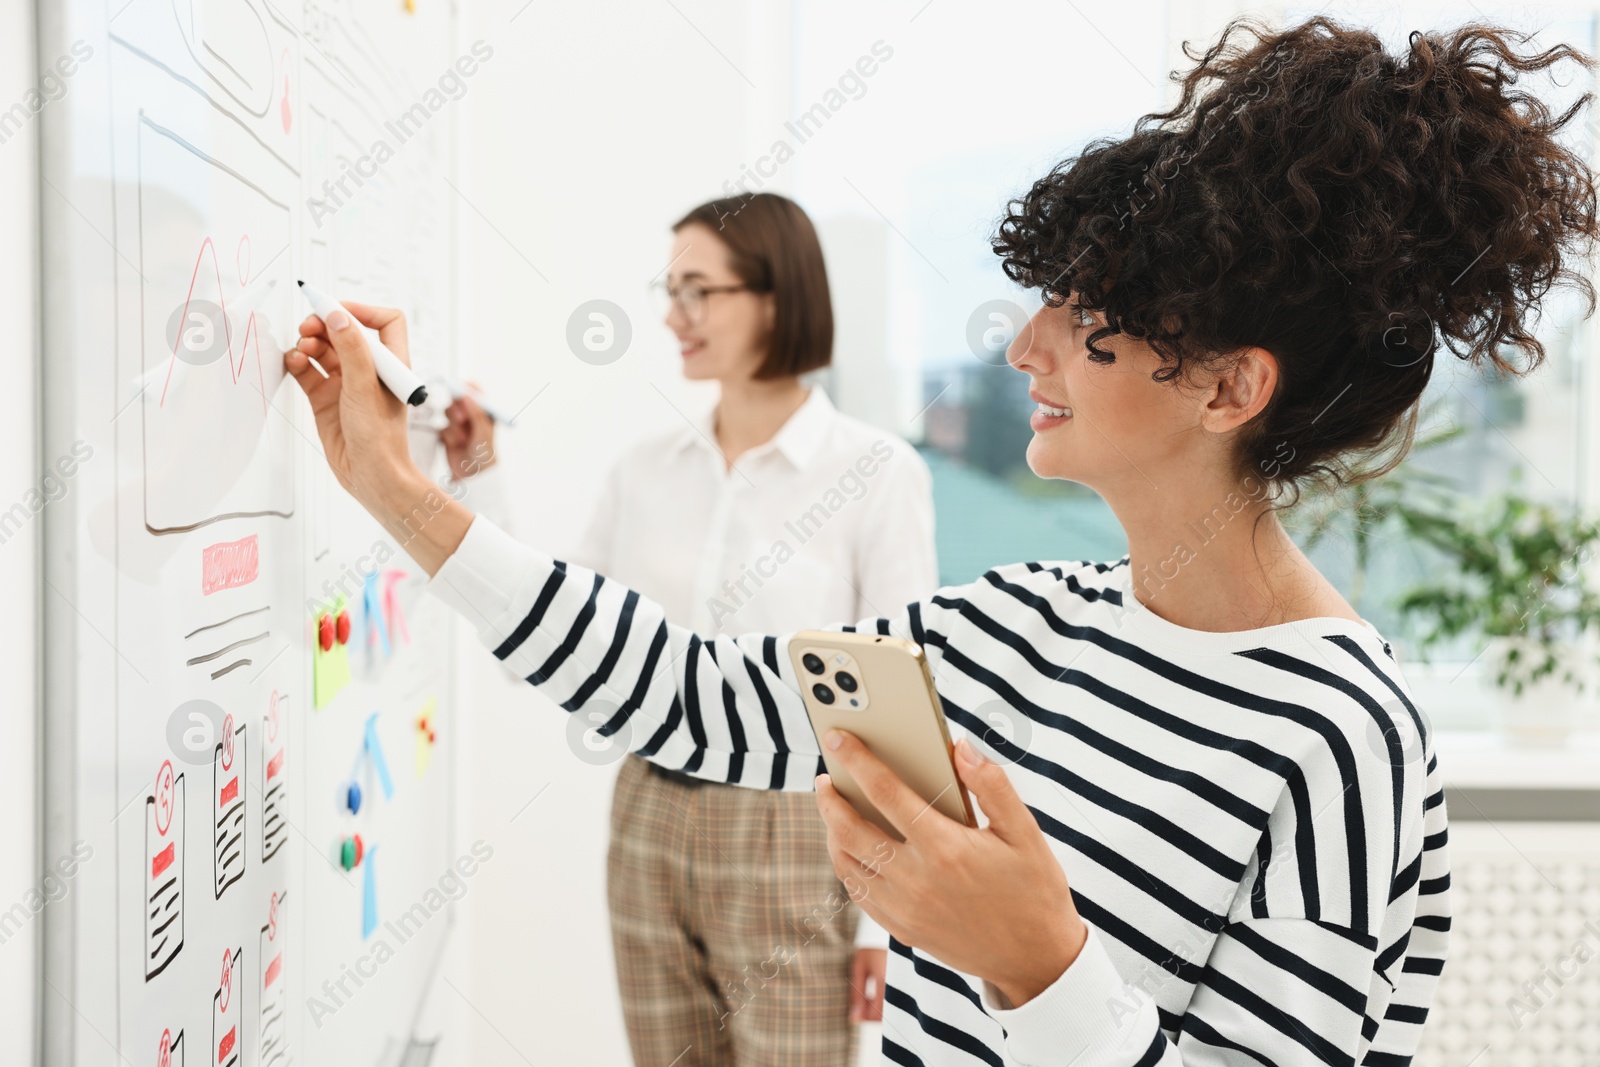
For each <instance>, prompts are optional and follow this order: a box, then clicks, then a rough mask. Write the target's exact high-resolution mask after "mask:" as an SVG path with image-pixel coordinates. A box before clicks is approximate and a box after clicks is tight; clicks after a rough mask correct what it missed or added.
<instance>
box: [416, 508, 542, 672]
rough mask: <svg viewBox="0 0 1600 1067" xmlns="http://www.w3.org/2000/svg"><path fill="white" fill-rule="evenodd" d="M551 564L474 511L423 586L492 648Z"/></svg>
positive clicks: (536, 591) (533, 595)
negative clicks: (461, 534)
mask: <svg viewBox="0 0 1600 1067" xmlns="http://www.w3.org/2000/svg"><path fill="white" fill-rule="evenodd" d="M554 565H555V561H554V560H553V559H551V558H550V557H549V556H547V555H545V554H544V553H543V552H540V551H539V550H538V549H535V548H530V547H529V546H527V545H525V544H522V543H521V542H520V541H518V540H516V539H515V538H513V537H512V536H511V535H510V534H508V533H506V532H505V531H504V530H502V529H500V527H498V526H496V525H495V524H494V523H492V522H490V521H489V520H488V519H486V518H484V517H483V516H482V515H477V516H474V518H473V520H472V525H471V526H469V527H467V535H466V536H465V537H463V538H462V539H461V544H460V545H458V546H457V547H456V550H455V551H454V552H452V553H451V554H450V558H449V559H446V560H445V561H444V565H443V566H441V567H440V568H439V570H438V572H437V573H436V574H434V576H433V578H432V579H431V580H429V582H428V588H429V590H431V591H432V592H433V593H434V595H436V596H437V597H439V599H441V600H443V601H444V602H445V603H446V604H449V605H450V606H451V607H453V608H455V609H456V611H458V612H460V613H461V615H462V616H463V617H464V618H465V619H466V620H467V621H468V622H470V623H471V624H472V625H473V626H474V627H475V628H476V629H477V631H478V637H479V640H481V641H482V642H483V643H484V644H485V645H488V646H489V647H490V648H496V647H498V646H499V645H500V644H501V642H503V641H505V639H506V638H507V637H508V636H509V635H510V634H511V633H512V631H513V630H515V629H516V628H517V624H518V623H520V622H521V621H522V616H523V615H524V614H525V613H526V611H527V608H528V605H530V604H532V603H534V601H535V600H536V599H537V598H538V595H539V590H540V588H541V587H542V586H543V585H544V583H545V581H546V580H547V579H548V578H549V576H550V572H551V571H552V570H553V569H554Z"/></svg>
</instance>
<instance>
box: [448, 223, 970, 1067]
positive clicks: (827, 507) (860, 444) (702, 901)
mask: <svg viewBox="0 0 1600 1067" xmlns="http://www.w3.org/2000/svg"><path fill="white" fill-rule="evenodd" d="M668 262H669V266H668V268H667V271H666V276H665V278H664V279H663V280H662V281H661V282H660V283H659V284H658V285H657V289H658V291H659V292H660V295H661V298H662V301H663V305H664V308H663V310H664V313H665V320H666V324H667V326H668V327H669V328H670V329H671V330H672V332H673V333H674V334H675V335H676V337H677V340H678V345H679V351H680V352H681V354H682V358H683V373H684V376H685V377H687V378H690V379H693V380H696V381H715V382H716V383H717V384H718V399H717V402H716V404H715V406H714V407H713V408H712V409H711V410H710V411H709V412H707V413H706V415H705V416H704V417H703V418H701V419H697V420H695V421H694V423H693V424H692V425H687V426H680V427H679V428H677V429H675V430H672V431H670V432H668V433H665V434H662V435H659V436H654V437H651V438H648V439H646V440H644V441H641V442H639V443H638V444H636V445H635V446H633V447H632V448H630V449H629V450H628V451H627V453H626V454H625V455H624V456H623V458H622V459H621V460H620V461H619V462H618V463H617V464H616V465H615V466H614V467H613V469H612V470H611V473H610V476H609V477H608V478H607V480H606V483H605V485H604V487H603V489H602V492H601V496H600V501H599V504H598V506H597V508H596V510H595V513H594V517H593V519H592V520H591V521H590V524H589V528H588V531H587V533H586V535H585V536H584V538H583V539H582V540H581V541H580V542H579V544H578V546H577V548H576V550H575V551H574V552H572V553H570V554H569V555H568V556H567V558H568V559H569V560H571V561H572V562H574V563H578V564H581V565H582V566H585V567H588V568H590V569H592V570H594V571H598V572H600V573H603V574H607V575H613V576H616V577H617V578H618V579H619V580H621V581H623V582H626V583H627V584H628V585H629V586H630V587H632V588H634V589H637V590H639V591H640V592H641V593H642V594H643V595H645V596H647V597H649V598H650V599H651V600H653V601H654V602H656V603H657V604H660V605H662V607H663V608H664V609H665V610H666V613H667V618H668V619H669V620H670V621H671V622H673V623H675V624H677V625H679V626H682V627H684V628H685V629H686V630H689V631H692V632H694V633H695V634H697V635H699V636H700V637H702V638H706V639H712V638H715V637H716V636H717V635H719V634H740V633H745V632H749V631H756V632H762V633H782V632H785V631H788V630H793V629H798V628H801V627H804V626H806V625H809V624H810V623H812V622H814V621H815V620H818V619H833V618H859V617H861V616H863V615H870V614H877V613H879V612H880V611H886V610H889V609H890V608H891V607H892V606H893V605H897V604H903V603H906V602H908V601H911V600H915V599H917V598H919V597H922V596H925V595H927V594H928V593H929V592H931V591H932V590H933V589H934V588H935V587H936V586H937V585H938V573H937V567H936V566H935V558H934V544H933V505H932V499H931V496H930V489H929V476H928V470H927V467H926V465H925V464H924V463H923V462H922V459H921V458H920V457H919V456H918V455H917V454H916V451H915V450H914V449H912V448H911V447H910V446H909V445H907V444H906V443H905V442H904V441H903V440H901V439H900V438H899V437H897V436H895V435H894V434H892V433H887V432H885V431H883V430H880V429H878V428H876V427H873V426H869V425H866V424H865V423H862V422H860V421H858V420H856V419H853V418H850V417H849V416H847V415H843V414H841V413H840V412H838V411H836V410H835V409H834V407H833V405H832V404H831V403H829V401H828V397H827V395H826V394H825V393H824V392H823V391H822V389H821V388H820V387H818V386H816V385H807V384H806V383H805V382H804V381H803V380H802V376H803V375H806V374H808V373H809V372H813V371H817V370H820V369H822V368H824V367H826V366H828V365H829V362H830V360H831V356H832V349H833V310H832V304H831V301H830V297H829V292H828V278H827V272H826V270H825V269H824V267H823V259H822V248H821V245H820V244H819V243H818V241H817V235H816V231H815V230H814V229H813V227H812V224H811V220H810V219H809V218H807V217H806V214H805V212H804V211H802V210H801V209H800V207H799V205H797V204H795V203H794V202H793V201H791V200H788V199H786V198H784V197H781V196H774V195H772V194H768V193H758V194H754V195H751V196H745V197H737V198H729V199H722V200H713V201H711V202H710V203H707V204H702V205H701V206H699V207H697V208H695V209H694V210H693V211H691V212H689V213H688V214H687V215H685V216H684V217H683V218H682V219H680V220H678V222H677V224H676V225H674V227H673V245H672V250H671V254H670V257H669V260H668ZM451 417H452V426H451V428H450V429H449V430H448V431H446V434H447V436H446V445H447V447H453V451H452V452H451V459H452V470H456V469H457V468H458V466H459V464H457V462H456V458H457V456H460V457H463V462H464V461H465V460H464V457H467V456H469V455H471V454H472V449H471V448H470V447H469V445H470V444H471V443H472V442H471V440H470V438H471V433H470V430H472V429H474V428H475V429H476V430H477V431H478V432H479V433H481V434H488V433H489V432H490V431H491V429H492V424H491V423H490V422H489V421H488V420H487V419H486V418H483V417H481V415H479V414H478V412H477V411H476V409H475V408H474V407H473V406H472V404H471V401H470V399H468V400H466V401H463V402H459V403H458V404H457V405H455V406H454V407H452V411H451ZM478 451H479V452H483V453H486V454H489V455H492V454H493V442H492V440H485V441H483V442H482V443H481V444H480V446H479V449H478ZM480 477H482V476H480ZM501 477H503V476H501ZM494 495H495V494H493V493H491V494H489V495H488V497H479V498H474V497H471V496H468V497H466V498H465V499H466V500H467V501H468V502H470V503H474V504H475V505H477V508H478V510H488V511H489V513H490V514H494V511H493V509H492V508H489V507H487V505H488V504H489V502H490V499H491V498H492V497H493V496H494ZM614 710H615V708H614V707H611V708H604V707H602V706H601V705H594V706H591V708H590V709H589V710H588V712H587V715H588V717H589V719H590V721H592V722H595V723H596V724H602V723H604V722H605V721H606V719H607V718H608V717H609V714H610V712H612V711H614ZM699 713H700V714H702V715H705V714H713V712H712V710H711V709H707V708H701V709H699ZM618 740H621V739H614V740H613V742H612V747H610V748H609V749H607V750H605V752H603V753H602V754H601V755H600V756H599V757H598V758H602V759H604V758H606V752H609V753H615V754H617V755H620V756H621V759H622V767H621V769H620V773H619V774H618V777H617V783H616V791H615V794H614V796H613V800H612V808H611V846H610V853H609V856H608V861H607V893H608V902H609V905H610V910H611V931H612V945H613V948H614V950H615V955H616V966H617V977H618V983H619V985H620V988H621V994H622V1007H623V1016H624V1018H625V1019H626V1021H627V1026H628V1038H629V1041H630V1044H631V1046H632V1050H633V1056H634V1062H635V1063H638V1064H641V1065H646V1064H661V1065H665V1064H668V1063H672V1062H674V1060H675V1058H676V1057H678V1056H679V1055H680V1054H682V1053H683V1052H684V1050H685V1048H686V1047H689V1046H693V1048H692V1051H690V1052H689V1053H688V1054H687V1055H685V1056H684V1057H683V1059H681V1060H678V1061H677V1067H689V1065H692V1064H709V1063H716V1064H741V1063H762V1064H783V1063H793V1064H829V1065H842V1064H846V1063H849V1062H853V1060H854V1052H853V1050H854V1047H855V1044H854V1042H855V1032H856V1027H855V1025H854V1024H855V1023H856V1022H859V1021H866V1020H877V1019H879V1018H881V1012H882V1003H883V990H884V969H885V967H886V957H887V949H888V944H889V939H888V935H887V934H886V933H884V931H883V929H882V928H881V927H879V926H878V925H877V924H876V923H874V922H873V921H872V920H871V919H867V918H865V916H863V915H861V914H860V912H859V909H858V908H856V907H855V906H849V907H846V908H843V909H841V910H839V911H838V913H837V914H833V913H831V912H830V911H829V910H828V909H827V908H826V906H825V902H827V901H828V900H829V898H830V897H831V896H833V895H834V894H836V893H837V891H838V889H839V879H838V877H837V875H836V874H835V873H834V870H833V865H832V863H831V861H830V860H829V858H828V849H827V833H826V828H825V827H824V825H823V823H822V819H821V817H820V816H819V815H818V812H817V806H816V802H815V800H814V799H813V798H812V797H811V796H808V795H806V794H803V793H798V794H797V793H790V792H781V791H774V790H753V789H740V788H737V787H736V786H732V785H726V784H720V783H717V782H712V781H708V780H707V779H705V778H703V777H696V776H695V775H694V773H693V772H694V771H696V770H697V769H698V768H697V766H696V765H695V763H694V761H688V762H687V763H680V764H679V765H677V766H669V765H663V764H660V763H652V762H649V761H647V760H645V759H644V758H642V757H641V756H638V755H631V754H627V755H623V753H625V752H627V750H628V748H632V747H637V746H635V745H620V744H618V743H617V741H618ZM794 763H795V767H794V773H796V774H799V775H801V776H803V777H808V776H809V775H811V774H815V773H816V772H817V770H818V769H819V766H818V762H817V758H816V756H815V755H814V754H811V755H806V756H803V757H801V756H796V757H795V760H794ZM787 773H788V771H787V770H786V769H785V767H784V766H783V765H782V764H781V763H780V764H779V765H777V766H775V767H774V769H773V771H772V778H771V779H770V781H771V782H776V783H780V784H781V783H782V782H783V781H784V780H785V776H786V774H787ZM818 909H821V911H822V914H823V915H825V916H826V917H827V918H828V921H827V922H826V923H820V924H819V923H818V922H817V920H816V913H817V912H818ZM808 923H809V926H808V925H806V924H808ZM802 932H803V936H804V938H805V939H806V943H805V946H804V948H803V950H801V951H799V952H798V953H797V955H796V957H795V958H794V959H793V960H790V961H787V962H783V963H782V964H781V965H780V964H779V962H778V961H776V960H774V958H773V952H774V949H775V948H776V947H777V946H779V945H785V946H788V947H791V948H794V947H798V940H797V939H798V938H800V937H801V936H802Z"/></svg>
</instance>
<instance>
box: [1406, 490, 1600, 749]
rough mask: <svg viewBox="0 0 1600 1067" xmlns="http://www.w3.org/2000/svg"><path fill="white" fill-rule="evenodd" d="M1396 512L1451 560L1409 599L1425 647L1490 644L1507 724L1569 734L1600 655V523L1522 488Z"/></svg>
mask: <svg viewBox="0 0 1600 1067" xmlns="http://www.w3.org/2000/svg"><path fill="white" fill-rule="evenodd" d="M1397 515H1398V518H1399V521H1400V522H1401V524H1402V525H1403V527H1404V529H1405V530H1406V532H1407V533H1408V534H1409V535H1410V536H1411V537H1412V538H1414V539H1416V540H1417V541H1420V542H1421V543H1423V544H1426V545H1428V546H1429V547H1431V548H1432V549H1434V550H1435V551H1436V552H1438V553H1439V554H1440V555H1441V556H1442V557H1443V558H1444V559H1445V560H1446V561H1447V563H1448V566H1447V567H1446V568H1445V569H1444V570H1443V571H1441V572H1440V574H1439V576H1438V577H1436V578H1434V579H1432V580H1430V581H1427V582H1424V583H1422V584H1420V585H1418V586H1416V587H1414V588H1412V589H1411V590H1409V591H1408V592H1407V593H1405V594H1404V595H1403V596H1402V597H1401V599H1400V602H1399V609H1400V613H1401V615H1402V617H1403V618H1405V619H1407V620H1410V621H1412V622H1413V623H1415V624H1417V625H1418V627H1419V632H1418V637H1419V640H1420V647H1421V648H1422V649H1423V650H1424V651H1426V650H1428V649H1431V648H1434V647H1436V646H1438V645H1440V644H1442V643H1445V642H1452V641H1458V640H1459V639H1462V638H1466V639H1469V640H1472V639H1476V640H1481V641H1483V642H1485V647H1484V651H1483V652H1482V653H1480V655H1483V656H1485V657H1487V660H1488V664H1489V668H1490V670H1491V671H1492V674H1491V677H1492V678H1493V680H1494V684H1495V685H1496V686H1497V687H1499V688H1500V689H1502V690H1505V691H1507V692H1508V694H1509V696H1510V697H1511V706H1510V707H1508V708H1507V716H1506V719H1505V722H1506V726H1507V732H1508V733H1509V734H1510V735H1511V736H1512V737H1513V738H1514V739H1517V740H1522V741H1532V742H1536V743H1545V744H1549V743H1558V742H1560V741H1562V740H1564V739H1565V737H1566V736H1567V734H1569V733H1570V732H1571V731H1572V729H1573V727H1574V725H1575V721H1576V712H1577V709H1578V706H1579V704H1578V699H1579V697H1581V696H1582V695H1583V694H1585V693H1586V692H1588V691H1589V690H1590V689H1591V688H1592V687H1593V685H1594V668H1595V666H1596V664H1597V663H1600V658H1597V657H1596V655H1595V652H1594V648H1595V641H1594V638H1595V635H1596V634H1597V633H1600V590H1597V589H1596V587H1595V581H1594V575H1593V574H1592V573H1591V572H1592V569H1593V568H1592V562H1593V559H1594V554H1595V550H1596V546H1597V545H1600V522H1596V521H1594V520H1593V519H1589V518H1586V517H1584V516H1583V515H1580V514H1579V513H1578V512H1577V511H1576V510H1575V509H1572V508H1560V507H1555V506H1552V505H1549V504H1542V503H1538V502H1535V501H1533V500H1530V499H1529V498H1528V497H1526V496H1524V495H1523V494H1522V493H1520V492H1518V491H1517V489H1516V488H1515V487H1513V488H1512V489H1510V490H1507V491H1505V492H1503V493H1499V494H1497V495H1496V496H1494V497H1492V498H1490V499H1489V500H1488V501H1486V502H1485V503H1484V505H1482V506H1481V507H1478V508H1473V507H1471V506H1470V504H1469V503H1468V502H1467V501H1465V500H1462V501H1459V502H1458V504H1457V506H1455V507H1452V508H1448V509H1441V510H1435V509H1432V508H1404V509H1401V510H1400V511H1399V512H1398V513H1397Z"/></svg>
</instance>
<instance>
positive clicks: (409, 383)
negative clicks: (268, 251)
mask: <svg viewBox="0 0 1600 1067" xmlns="http://www.w3.org/2000/svg"><path fill="white" fill-rule="evenodd" d="M300 291H301V292H302V293H304V294H305V297H306V300H308V301H309V302H310V303H311V310H312V311H314V312H316V313H317V317H318V318H320V319H322V321H323V322H327V321H328V316H329V315H332V314H333V313H334V311H336V310H342V309H343V306H342V305H341V304H340V303H339V302H338V301H337V300H335V299H334V298H333V297H331V296H329V295H328V294H326V293H324V292H323V291H322V290H320V289H317V288H315V287H314V286H310V285H307V284H306V283H305V282H301V283H300ZM345 314H347V315H348V314H349V311H348V310H346V311H345ZM350 317H351V318H352V319H354V318H355V316H354V315H351V316H350ZM367 347H368V348H370V349H371V350H372V364H373V369H375V370H376V371H377V372H378V379H379V380H380V381H381V382H383V384H384V385H385V386H386V387H387V388H388V390H389V392H391V393H393V394H394V395H395V396H397V397H399V398H400V399H401V400H403V401H405V402H406V403H407V404H410V405H411V406H412V407H416V406H417V405H418V404H421V403H422V402H423V401H424V400H426V399H428V387H427V386H426V385H423V384H422V379H421V378H419V377H417V375H416V372H415V371H413V370H412V369H411V368H410V367H408V366H406V364H405V361H404V360H402V359H401V358H400V357H399V356H397V355H395V354H394V353H393V352H391V351H389V350H388V349H387V348H385V347H383V342H382V341H380V340H378V338H377V337H376V336H368V338H367ZM311 362H312V365H313V366H317V364H316V361H315V360H312V361H311ZM317 371H318V372H319V373H320V374H321V375H322V376H323V377H324V378H326V377H327V376H328V372H327V371H325V370H323V369H322V368H321V367H320V366H317Z"/></svg>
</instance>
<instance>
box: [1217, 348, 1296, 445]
mask: <svg viewBox="0 0 1600 1067" xmlns="http://www.w3.org/2000/svg"><path fill="white" fill-rule="evenodd" d="M1277 388H1278V357H1277V356H1274V355H1273V354H1272V353H1271V352H1268V351H1267V350H1266V349H1265V348H1246V349H1244V350H1243V351H1242V352H1239V353H1238V354H1237V355H1235V356H1234V357H1233V358H1232V359H1231V360H1230V361H1228V362H1227V363H1225V364H1224V366H1223V367H1222V369H1221V370H1218V371H1217V372H1216V377H1215V379H1214V380H1213V382H1212V384H1211V388H1210V389H1209V390H1208V391H1207V393H1206V395H1205V408H1204V409H1203V410H1202V411H1201V413H1200V423H1201V425H1202V426H1204V427H1205V428H1206V429H1208V430H1210V431H1211V432H1212V433H1228V432H1230V431H1232V430H1236V429H1238V428H1239V427H1241V426H1243V425H1244V424H1245V423H1247V422H1249V421H1250V420H1251V419H1253V418H1255V417H1256V416H1257V415H1259V414H1261V410H1262V409H1263V408H1265V407H1266V406H1267V401H1269V400H1271V399H1272V394H1273V393H1274V392H1276V391H1277Z"/></svg>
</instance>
